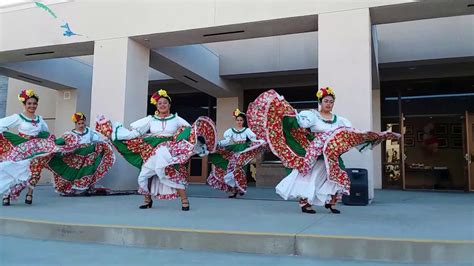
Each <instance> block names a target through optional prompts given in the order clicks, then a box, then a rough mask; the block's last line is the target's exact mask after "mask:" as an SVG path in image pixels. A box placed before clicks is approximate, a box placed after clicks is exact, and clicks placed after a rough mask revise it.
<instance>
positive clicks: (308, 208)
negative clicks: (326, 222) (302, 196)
mask: <svg viewBox="0 0 474 266" xmlns="http://www.w3.org/2000/svg"><path fill="white" fill-rule="evenodd" d="M301 211H302V212H304V213H311V214H315V213H316V211H315V210H314V209H313V208H312V207H311V205H310V204H306V205H304V206H303V207H301Z"/></svg>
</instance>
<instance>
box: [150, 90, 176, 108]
mask: <svg viewBox="0 0 474 266" xmlns="http://www.w3.org/2000/svg"><path fill="white" fill-rule="evenodd" d="M162 97H163V98H166V99H168V101H170V102H171V98H170V96H168V92H167V91H165V90H159V91H157V92H155V93H153V95H151V98H150V103H151V104H153V105H156V104H157V103H158V100H159V99H160V98H162Z"/></svg>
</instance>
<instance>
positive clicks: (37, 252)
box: [0, 236, 466, 266]
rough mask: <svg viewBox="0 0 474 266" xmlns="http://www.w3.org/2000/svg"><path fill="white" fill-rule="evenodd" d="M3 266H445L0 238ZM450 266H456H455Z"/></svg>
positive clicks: (0, 263) (0, 258)
mask: <svg viewBox="0 0 474 266" xmlns="http://www.w3.org/2000/svg"><path fill="white" fill-rule="evenodd" d="M0 265H2V266H10V265H37V266H39V265H166V266H171V265H226V266H232V265H239V266H242V265H260V266H263V265H272V266H280V265H281V266H283V265H284V266H287V265H298V266H299V265H301V266H306V265H308V266H310V265H311V266H315V265H324V266H333V265H334V266H335V265H338V266H339V265H348V266H351V265H360V266H369V265H371V266H376V265H380V266H385V265H387V266H389V265H390V266H391V265H445V264H401V263H386V262H369V261H347V260H330V259H317V258H309V257H300V256H269V255H255V254H244V253H230V252H228V253H218V252H197V251H183V250H171V249H150V248H133V247H121V246H112V245H99V244H84V243H73V242H62V241H49V240H31V239H24V238H17V237H7V236H0ZM449 265H453V266H454V265H455V264H449ZM457 265H462V264H457ZM464 265H466V264H464Z"/></svg>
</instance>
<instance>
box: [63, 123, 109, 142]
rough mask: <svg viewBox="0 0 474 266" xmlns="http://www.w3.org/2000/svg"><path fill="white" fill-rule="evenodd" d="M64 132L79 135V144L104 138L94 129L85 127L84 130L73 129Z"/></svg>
mask: <svg viewBox="0 0 474 266" xmlns="http://www.w3.org/2000/svg"><path fill="white" fill-rule="evenodd" d="M65 134H74V135H76V136H78V137H79V144H89V143H93V142H97V141H103V140H104V138H103V137H102V135H101V134H99V133H97V132H96V131H95V130H92V129H90V128H89V127H86V129H85V130H84V132H79V131H76V130H75V129H73V130H71V131H70V132H66V133H65Z"/></svg>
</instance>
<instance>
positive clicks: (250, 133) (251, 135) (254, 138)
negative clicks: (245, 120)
mask: <svg viewBox="0 0 474 266" xmlns="http://www.w3.org/2000/svg"><path fill="white" fill-rule="evenodd" d="M245 133H246V134H247V138H249V139H250V140H251V141H252V142H258V143H264V142H265V141H264V140H261V139H257V135H255V133H253V131H252V130H251V129H250V128H247V129H246V130H245Z"/></svg>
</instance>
